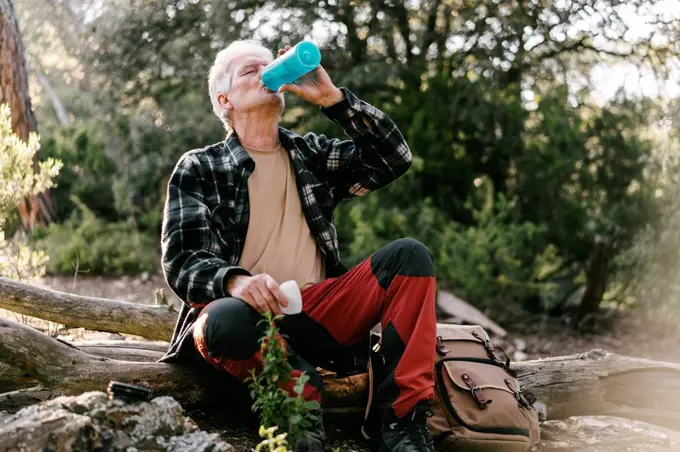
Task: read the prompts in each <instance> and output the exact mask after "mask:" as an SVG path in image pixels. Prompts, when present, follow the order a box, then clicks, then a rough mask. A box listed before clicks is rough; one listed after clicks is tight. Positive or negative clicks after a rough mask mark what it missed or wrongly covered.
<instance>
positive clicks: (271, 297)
mask: <svg viewBox="0 0 680 452" xmlns="http://www.w3.org/2000/svg"><path fill="white" fill-rule="evenodd" d="M256 281H257V283H256V285H255V288H256V290H257V291H258V293H259V295H260V297H261V298H262V299H263V300H264V301H265V302H266V303H267V307H268V308H267V311H271V312H272V313H273V314H274V315H281V305H280V304H279V300H278V297H277V296H276V295H275V294H274V293H272V290H271V289H270V287H275V288H278V284H277V283H276V281H275V280H274V278H272V277H271V276H269V275H267V274H260V275H257V277H256Z"/></svg>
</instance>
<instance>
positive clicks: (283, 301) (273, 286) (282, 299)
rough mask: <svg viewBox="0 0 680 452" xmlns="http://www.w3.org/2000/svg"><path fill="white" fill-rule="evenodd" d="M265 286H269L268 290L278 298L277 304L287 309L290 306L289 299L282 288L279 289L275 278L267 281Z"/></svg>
mask: <svg viewBox="0 0 680 452" xmlns="http://www.w3.org/2000/svg"><path fill="white" fill-rule="evenodd" d="M265 284H266V285H267V288H268V289H269V291H270V292H271V294H272V295H273V296H274V298H276V302H277V303H278V304H279V305H281V306H283V307H287V306H288V298H287V297H286V295H285V294H284V293H283V291H282V290H281V288H280V287H279V285H278V283H277V282H276V281H274V278H272V277H269V278H267V279H266V280H265Z"/></svg>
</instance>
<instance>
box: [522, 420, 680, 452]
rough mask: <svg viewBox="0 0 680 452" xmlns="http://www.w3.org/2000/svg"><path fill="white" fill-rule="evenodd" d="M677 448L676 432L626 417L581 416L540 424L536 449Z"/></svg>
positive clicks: (664, 451)
mask: <svg viewBox="0 0 680 452" xmlns="http://www.w3.org/2000/svg"><path fill="white" fill-rule="evenodd" d="M679 448H680V434H679V433H678V432H674V431H671V430H667V429H664V428H662V427H658V426H655V425H650V424H646V423H644V422H640V421H633V420H629V419H622V418H616V417H610V416H582V417H572V418H569V419H565V420H563V421H547V422H544V423H543V424H541V442H540V443H539V444H538V446H537V447H536V449H535V450H537V451H559V452H567V451H570V452H571V451H574V452H619V451H636V452H637V451H646V450H649V451H655V452H673V451H677V450H680V449H679Z"/></svg>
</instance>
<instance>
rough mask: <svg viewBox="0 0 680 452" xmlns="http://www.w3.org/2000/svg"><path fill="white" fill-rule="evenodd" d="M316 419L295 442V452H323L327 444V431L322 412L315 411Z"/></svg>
mask: <svg viewBox="0 0 680 452" xmlns="http://www.w3.org/2000/svg"><path fill="white" fill-rule="evenodd" d="M314 414H315V415H316V419H315V420H314V421H312V425H311V426H310V427H309V428H308V429H307V430H306V431H305V433H304V434H303V435H302V437H301V438H300V439H298V440H297V441H296V442H295V452H323V448H324V444H325V443H326V431H325V430H324V428H323V418H322V413H321V411H320V410H318V411H317V410H315V412H314Z"/></svg>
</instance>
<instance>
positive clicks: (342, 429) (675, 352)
mask: <svg viewBox="0 0 680 452" xmlns="http://www.w3.org/2000/svg"><path fill="white" fill-rule="evenodd" d="M36 285H39V286H42V287H46V288H50V289H53V290H58V291H63V292H70V293H76V294H80V295H88V296H95V297H102V298H113V299H118V300H125V301H130V302H138V303H153V301H154V292H155V291H156V290H157V289H159V288H163V289H164V290H165V292H166V294H167V295H168V297H169V299H170V300H171V302H173V303H175V304H176V305H179V303H180V301H179V299H178V298H177V297H176V296H175V295H174V294H173V293H172V291H171V290H170V289H169V288H168V286H167V284H166V283H165V281H164V280H163V278H162V276H161V275H158V274H157V275H149V274H144V275H140V276H136V277H121V278H104V277H86V276H79V277H78V278H77V279H76V280H74V279H73V278H72V277H53V276H51V277H45V278H43V279H41V280H40V281H38V282H37V283H36ZM502 326H503V327H504V328H506V329H507V330H508V333H509V336H508V337H507V338H506V339H505V340H503V341H500V342H501V343H502V345H503V346H504V348H505V350H506V352H508V353H509V354H510V356H511V357H512V358H513V359H514V360H526V359H536V358H543V357H548V356H556V355H567V354H572V353H580V352H585V351H588V350H590V349H593V348H601V349H604V350H607V351H610V352H614V353H619V354H622V355H629V356H637V357H642V358H649V359H656V360H665V361H672V362H680V341H679V340H678V339H680V332H679V331H678V329H677V326H676V325H674V324H672V322H658V321H657V322H654V323H650V322H649V321H646V320H645V319H644V318H642V317H641V316H640V315H639V314H636V313H628V314H619V315H617V316H616V317H615V318H613V319H610V320H608V321H607V322H606V323H602V324H598V325H596V326H595V327H594V328H591V332H583V331H577V330H576V329H575V328H573V327H571V326H569V325H568V324H566V322H564V321H563V320H561V319H548V318H544V317H540V316H538V317H530V316H527V317H526V318H522V319H518V320H517V321H516V322H515V323H513V324H511V325H507V324H504V325H502ZM592 331H597V332H592ZM60 334H62V335H68V336H70V337H71V338H75V339H104V338H107V339H108V338H109V337H105V336H106V335H107V334H109V333H95V332H88V331H85V330H82V329H79V330H77V331H74V330H69V331H61V332H60ZM110 336H115V335H110ZM110 338H111V339H113V338H114V337H110ZM189 414H190V415H191V416H192V417H193V418H194V419H195V420H197V422H199V425H200V426H201V428H203V429H205V430H208V431H214V432H219V433H220V434H221V436H222V437H223V438H224V439H225V440H227V441H229V442H230V443H231V444H233V445H234V446H235V448H236V450H239V451H241V450H243V451H249V450H251V448H253V447H254V445H255V444H256V443H257V437H256V435H255V432H254V431H253V429H252V428H251V427H250V426H247V425H245V424H233V423H232V424H230V425H222V424H220V422H219V421H216V420H215V419H211V418H209V417H208V418H205V417H203V416H202V415H201V414H200V413H193V414H192V413H189ZM351 422H352V421H349V423H348V421H346V420H345V419H342V420H339V421H332V422H330V423H327V430H328V431H327V433H328V436H329V442H330V444H329V446H330V447H331V448H333V447H339V448H340V450H341V451H343V452H344V451H348V452H351V451H368V450H369V449H368V448H367V447H366V444H365V443H364V442H363V441H362V440H361V438H360V436H359V434H358V431H359V430H358V426H357V425H352V423H351ZM329 450H332V449H329Z"/></svg>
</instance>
